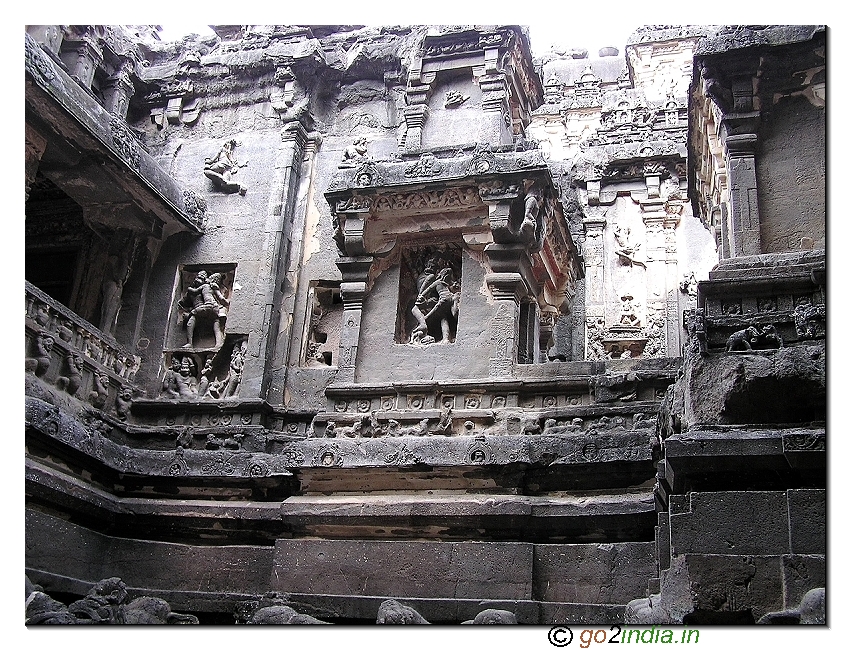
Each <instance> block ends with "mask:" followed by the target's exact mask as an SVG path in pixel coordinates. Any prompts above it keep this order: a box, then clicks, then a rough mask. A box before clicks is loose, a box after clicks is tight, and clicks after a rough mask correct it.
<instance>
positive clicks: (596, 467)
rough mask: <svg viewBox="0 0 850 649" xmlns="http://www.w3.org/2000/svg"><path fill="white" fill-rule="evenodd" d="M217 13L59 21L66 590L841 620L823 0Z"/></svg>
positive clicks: (579, 618) (51, 582)
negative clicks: (630, 30) (633, 17)
mask: <svg viewBox="0 0 850 649" xmlns="http://www.w3.org/2000/svg"><path fill="white" fill-rule="evenodd" d="M214 32H215V34H214V35H211V36H208V37H197V36H195V37H190V38H186V39H184V40H182V41H180V42H179V43H163V42H160V41H159V39H158V37H157V35H156V34H157V30H156V28H155V27H151V26H127V27H119V26H108V27H107V26H97V25H89V26H66V25H40V26H29V27H27V29H26V33H25V35H24V47H25V71H26V95H25V100H26V149H25V154H26V166H25V169H26V187H25V190H26V280H27V282H26V317H25V336H26V361H25V372H26V392H25V400H26V406H25V413H26V417H25V420H26V458H25V461H26V478H27V481H26V538H27V555H26V574H27V600H26V621H27V624H48V623H50V624H176V623H181V624H186V623H189V624H194V623H199V624H225V623H252V624H323V623H351V622H358V623H360V622H363V621H376V622H377V623H380V624H429V623H431V624H452V623H455V624H457V623H471V624H516V623H519V624H554V623H556V622H564V621H570V622H575V623H584V624H595V625H603V624H619V623H624V622H625V623H630V624H643V623H647V624H655V623H687V624H698V623H699V624H705V623H720V624H738V623H741V624H743V623H754V622H765V623H779V622H782V623H787V622H792V623H821V624H822V623H824V611H825V608H824V601H825V591H824V590H823V588H824V587H825V569H826V568H825V565H826V564H825V533H824V529H825V516H826V514H825V504H824V503H825V490H826V484H825V474H826V470H825V445H826V441H825V440H826V432H825V419H826V415H825V413H826V397H825V394H826V380H825V337H826V327H825V324H826V292H825V283H826V278H825V263H824V252H825V232H826V228H825V197H824V187H825V160H824V154H823V150H824V146H823V145H824V142H825V118H824V113H825V73H824V72H825V65H826V49H825V30H824V28H823V27H819V26H809V27H803V26H797V27H781V26H770V27H740V26H738V27H720V26H713V27H709V26H690V27H679V26H658V25H656V26H652V27H644V28H640V29H637V30H636V31H635V32H634V34H633V35H632V37H631V38H630V40H629V42H628V44H627V45H626V47H625V52H624V53H623V54H622V55H621V54H620V52H619V51H618V50H617V49H616V48H604V49H603V50H601V51H600V52H599V55H598V56H588V53H587V51H585V50H570V51H563V52H560V51H559V52H556V51H553V52H551V53H549V54H547V55H545V56H543V57H539V58H536V59H535V58H533V57H532V54H531V46H530V42H529V37H528V33H527V30H526V29H524V28H522V27H518V26H482V25H474V26H473V25H466V26H454V27H452V26H440V27H433V26H408V27H358V26H321V25H301V26H283V25H274V26H262V25H250V26H234V25H220V26H215V27H214ZM789 147H790V149H789ZM789 150H791V151H793V156H790V157H789V156H788V155H786V153H787V152H788V151H789ZM791 158H793V159H791Z"/></svg>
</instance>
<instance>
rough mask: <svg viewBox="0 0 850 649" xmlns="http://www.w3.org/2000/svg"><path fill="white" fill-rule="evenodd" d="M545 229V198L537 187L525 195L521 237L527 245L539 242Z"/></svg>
mask: <svg viewBox="0 0 850 649" xmlns="http://www.w3.org/2000/svg"><path fill="white" fill-rule="evenodd" d="M542 229H543V196H542V195H541V194H540V190H539V189H538V188H537V187H532V188H531V189H529V190H528V193H527V194H526V195H525V215H524V216H523V219H522V223H521V224H520V226H519V236H520V238H521V239H524V240H527V243H531V242H533V241H537V240H538V239H539V238H540V231H541V230H542Z"/></svg>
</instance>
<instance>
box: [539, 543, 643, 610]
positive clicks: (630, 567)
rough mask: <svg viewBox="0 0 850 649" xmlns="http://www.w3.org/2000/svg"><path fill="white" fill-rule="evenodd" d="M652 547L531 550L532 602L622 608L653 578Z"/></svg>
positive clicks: (594, 545)
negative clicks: (575, 603)
mask: <svg viewBox="0 0 850 649" xmlns="http://www.w3.org/2000/svg"><path fill="white" fill-rule="evenodd" d="M654 551H655V544H654V543H601V544H597V543H589V544H576V545H566V544H564V545H561V544H557V545H554V544H553V545H536V546H534V599H539V600H543V601H547V602H586V603H589V604H625V603H627V602H628V601H629V600H631V599H634V598H636V597H640V596H641V595H643V594H644V592H645V591H646V586H647V583H648V581H649V579H651V578H652V577H655V576H656V573H655V561H654Z"/></svg>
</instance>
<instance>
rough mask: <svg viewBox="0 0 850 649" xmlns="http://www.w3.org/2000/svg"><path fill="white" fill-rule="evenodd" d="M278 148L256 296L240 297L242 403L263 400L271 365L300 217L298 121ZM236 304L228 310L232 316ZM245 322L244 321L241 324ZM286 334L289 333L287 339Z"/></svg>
mask: <svg viewBox="0 0 850 649" xmlns="http://www.w3.org/2000/svg"><path fill="white" fill-rule="evenodd" d="M280 138H281V146H280V148H279V149H278V151H277V153H276V156H275V157H274V158H273V160H274V168H273V169H270V170H269V172H270V175H271V176H272V177H273V181H272V183H271V188H270V191H269V202H268V206H267V211H266V221H265V223H264V224H263V232H262V233H258V234H257V236H256V238H255V239H254V241H256V242H257V243H256V244H255V245H260V246H261V247H262V250H264V251H266V252H265V254H264V255H263V258H262V262H261V263H260V264H258V268H257V271H256V277H257V282H256V290H255V292H254V295H253V296H251V295H244V296H241V297H240V301H241V305H239V307H238V308H243V309H244V308H247V309H249V313H250V317H249V325H248V331H249V336H248V349H247V353H246V355H245V365H244V368H243V371H242V383H241V384H240V386H239V397H240V398H241V399H260V398H265V397H266V396H267V392H268V387H269V383H270V381H271V376H272V368H273V366H274V362H273V361H274V356H275V350H276V347H277V344H278V333H279V329H280V321H281V303H282V296H281V294H280V286H281V284H282V283H283V274H284V273H285V269H286V262H287V259H286V254H287V251H288V250H290V246H289V244H288V242H287V239H288V238H289V237H290V236H291V230H292V227H293V225H292V224H293V221H294V220H295V218H296V214H297V213H298V207H297V206H298V195H299V192H298V187H299V181H300V178H301V167H302V161H303V158H304V148H305V146H306V143H307V138H308V134H307V131H306V130H305V129H304V127H303V126H302V125H301V124H300V123H299V122H289V123H287V124H286V125H285V126H284V128H283V131H282V132H281V134H280ZM234 308H236V305H235V304H233V305H231V311H233V309H234ZM243 322H244V320H243ZM287 335H288V334H287Z"/></svg>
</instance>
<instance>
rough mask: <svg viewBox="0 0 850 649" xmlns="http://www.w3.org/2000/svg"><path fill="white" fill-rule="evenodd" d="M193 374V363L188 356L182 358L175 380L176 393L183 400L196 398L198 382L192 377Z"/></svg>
mask: <svg viewBox="0 0 850 649" xmlns="http://www.w3.org/2000/svg"><path fill="white" fill-rule="evenodd" d="M194 373H195V363H194V362H193V361H192V359H191V358H189V357H188V356H184V357H183V360H181V361H180V370H179V372H178V373H177V377H176V378H175V381H176V383H177V393H178V395H179V396H181V397H183V398H184V399H194V398H197V396H198V380H197V379H196V378H195V377H194Z"/></svg>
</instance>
